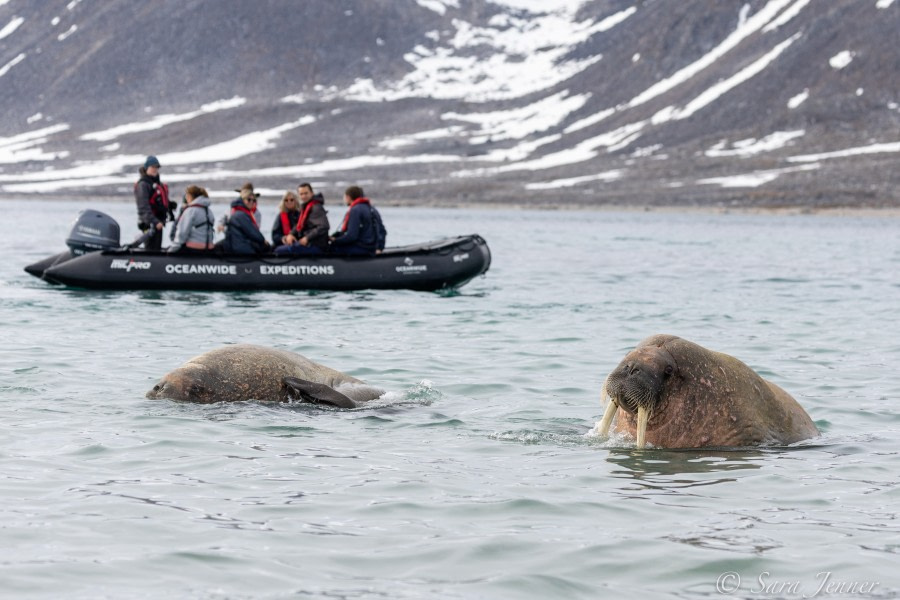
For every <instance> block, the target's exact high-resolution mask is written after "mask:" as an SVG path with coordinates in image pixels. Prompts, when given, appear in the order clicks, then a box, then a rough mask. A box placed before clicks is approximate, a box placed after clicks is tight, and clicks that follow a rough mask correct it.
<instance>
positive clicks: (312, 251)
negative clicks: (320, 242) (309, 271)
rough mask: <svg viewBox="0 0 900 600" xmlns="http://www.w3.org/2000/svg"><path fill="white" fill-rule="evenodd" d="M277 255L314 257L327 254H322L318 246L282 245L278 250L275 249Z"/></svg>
mask: <svg viewBox="0 0 900 600" xmlns="http://www.w3.org/2000/svg"><path fill="white" fill-rule="evenodd" d="M275 254H278V255H280V256H284V255H287V254H293V255H296V256H299V255H306V256H313V255H316V254H325V253H324V252H322V249H321V248H317V247H316V246H301V245H300V244H290V245H287V244H282V245H281V246H278V247H277V248H275Z"/></svg>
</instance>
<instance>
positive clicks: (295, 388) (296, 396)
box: [281, 377, 358, 408]
mask: <svg viewBox="0 0 900 600" xmlns="http://www.w3.org/2000/svg"><path fill="white" fill-rule="evenodd" d="M281 385H282V386H283V387H284V390H285V392H286V395H287V399H289V400H300V401H301V402H313V403H315V404H330V405H331V406H337V407H338V408H356V407H357V406H358V404H357V403H356V402H354V401H353V400H351V399H350V398H348V397H347V396H345V395H344V394H342V393H340V392H338V391H337V390H335V389H334V388H331V387H328V386H327V385H325V384H323V383H313V382H312V381H307V380H305V379H300V378H299V377H285V378H284V379H282V380H281Z"/></svg>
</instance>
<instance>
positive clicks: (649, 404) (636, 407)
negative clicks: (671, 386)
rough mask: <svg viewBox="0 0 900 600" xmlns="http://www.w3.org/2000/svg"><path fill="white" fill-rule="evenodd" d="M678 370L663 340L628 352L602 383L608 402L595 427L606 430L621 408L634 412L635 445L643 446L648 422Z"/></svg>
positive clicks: (603, 393)
mask: <svg viewBox="0 0 900 600" xmlns="http://www.w3.org/2000/svg"><path fill="white" fill-rule="evenodd" d="M677 370H678V365H677V364H675V359H674V358H673V357H672V355H671V354H669V352H668V351H667V350H666V349H665V347H664V346H663V345H662V344H660V345H659V346H655V345H648V346H640V347H638V348H637V349H635V350H633V351H632V352H629V353H628V354H627V355H626V356H625V358H624V359H622V362H620V363H619V365H618V366H617V367H616V368H615V369H614V370H613V372H612V373H610V374H609V376H608V377H607V378H606V381H605V382H604V383H603V389H602V392H601V394H602V397H601V400H605V399H606V396H607V395H609V398H610V402H609V405H608V406H607V407H606V412H604V413H603V419H602V421H601V422H600V425H599V427H598V429H599V432H600V434H601V435H607V434H608V433H609V427H610V424H611V423H612V420H613V417H614V416H615V414H616V411H618V409H620V408H621V409H622V410H624V411H627V412H629V413H631V414H636V415H637V447H638V448H643V447H644V446H645V445H646V438H647V423H648V422H649V421H650V417H651V416H652V414H653V411H654V409H656V408H657V407H658V406H659V403H660V400H661V399H662V397H663V393H664V392H665V389H666V385H667V383H668V382H669V379H670V378H671V377H672V376H673V375H674V374H675V373H676V372H677Z"/></svg>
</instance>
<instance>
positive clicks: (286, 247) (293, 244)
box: [272, 183, 329, 254]
mask: <svg viewBox="0 0 900 600" xmlns="http://www.w3.org/2000/svg"><path fill="white" fill-rule="evenodd" d="M297 192H298V193H299V200H300V201H301V202H302V203H303V204H302V205H301V206H300V212H299V213H298V215H297V219H296V222H295V223H294V225H293V229H291V230H290V231H289V233H288V234H287V235H283V236H281V238H280V239H281V244H282V245H280V246H278V247H277V248H275V254H324V253H325V252H327V251H328V227H329V225H328V214H327V212H326V211H325V206H324V204H325V198H323V197H322V194H314V193H313V189H312V186H311V185H310V184H308V183H301V184H300V185H298V186H297ZM288 193H290V194H293V192H288ZM285 197H287V195H285ZM295 197H296V195H295ZM286 206H287V205H286ZM290 219H291V217H290V214H286V215H284V216H281V215H279V218H278V219H276V221H275V226H274V227H273V229H272V239H273V240H274V239H275V235H276V233H277V232H276V229H278V230H279V232H281V231H284V229H285V227H286V226H287V225H286V224H285V220H288V221H289V222H290Z"/></svg>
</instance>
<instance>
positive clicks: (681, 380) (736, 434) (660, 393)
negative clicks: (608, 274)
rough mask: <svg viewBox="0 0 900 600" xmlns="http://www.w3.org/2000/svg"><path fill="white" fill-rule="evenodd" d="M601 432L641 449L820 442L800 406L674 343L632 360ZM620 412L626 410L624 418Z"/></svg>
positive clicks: (653, 340) (725, 362)
mask: <svg viewBox="0 0 900 600" xmlns="http://www.w3.org/2000/svg"><path fill="white" fill-rule="evenodd" d="M607 395H609V398H610V401H609V404H608V405H607V407H606V411H605V412H604V414H603V418H602V420H601V421H600V422H599V423H597V427H596V431H597V432H598V433H599V434H600V435H608V433H609V429H610V426H611V424H612V421H613V417H615V416H616V415H617V414H618V415H619V417H618V419H617V420H616V429H615V430H616V431H617V432H626V433H629V434H631V435H632V436H633V437H634V438H635V440H636V441H637V444H636V445H637V447H638V448H644V447H645V445H646V444H647V443H648V442H649V443H651V444H653V445H654V446H658V447H662V448H700V447H704V446H712V447H737V446H756V445H761V444H765V445H786V444H792V443H794V442H798V441H800V440H804V439H807V438H811V437H816V436H817V435H819V430H818V429H816V426H815V425H814V424H813V422H812V419H810V417H809V415H808V414H807V413H806V411H804V410H803V408H802V407H801V406H800V404H798V403H797V401H796V400H794V398H792V397H791V396H790V395H789V394H788V393H787V392H785V391H784V390H783V389H781V388H780V387H778V386H777V385H775V384H774V383H771V382H769V381H766V380H765V379H763V378H762V377H760V376H759V375H758V374H757V373H756V372H754V371H753V370H752V369H751V368H750V367H748V366H747V365H745V364H744V363H742V362H741V361H739V360H738V359H736V358H734V357H732V356H729V355H727V354H722V353H720V352H713V351H711V350H707V349H706V348H703V347H701V346H698V345H697V344H694V343H692V342H689V341H687V340H684V339H681V338H679V337H676V336H673V335H654V336H652V337H649V338H647V339H645V340H644V341H642V342H641V343H640V344H638V345H637V347H636V348H635V349H634V350H632V351H631V352H629V353H628V354H627V355H626V356H625V358H624V359H622V362H620V363H619V365H618V366H617V367H616V368H615V370H614V371H613V372H612V373H610V374H609V376H608V377H607V378H606V381H605V382H604V384H603V388H602V391H601V396H602V397H601V401H605V400H606V396H607ZM620 409H621V410H620Z"/></svg>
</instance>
